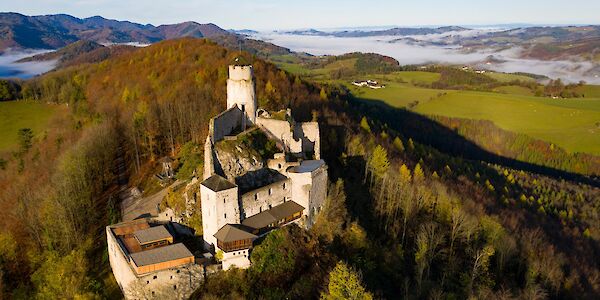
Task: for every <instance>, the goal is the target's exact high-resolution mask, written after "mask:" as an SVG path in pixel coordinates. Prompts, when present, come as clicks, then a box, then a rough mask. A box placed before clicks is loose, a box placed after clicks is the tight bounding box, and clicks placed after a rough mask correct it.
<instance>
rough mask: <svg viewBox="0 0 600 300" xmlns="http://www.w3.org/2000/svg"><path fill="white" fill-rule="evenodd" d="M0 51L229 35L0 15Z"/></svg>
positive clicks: (202, 27)
mask: <svg viewBox="0 0 600 300" xmlns="http://www.w3.org/2000/svg"><path fill="white" fill-rule="evenodd" d="M0 32H2V34H1V35H0V51H3V50H5V49H7V48H17V49H18V48H34V49H57V48H61V47H64V46H66V45H68V44H71V43H73V42H76V41H78V40H87V41H93V42H96V43H100V44H112V43H140V44H149V43H154V42H158V41H162V40H165V39H172V38H178V37H187V36H189V37H206V38H211V37H217V36H227V35H231V34H232V33H230V32H228V31H226V30H224V29H222V28H220V27H218V26H217V25H215V24H212V23H208V24H199V23H196V22H185V23H180V24H171V25H161V26H158V27H156V26H154V25H151V24H146V25H142V24H137V23H133V22H129V21H117V20H110V19H105V18H103V17H100V16H94V17H89V18H84V19H80V18H76V17H73V16H70V15H65V14H59V15H44V16H25V15H22V14H18V13H0Z"/></svg>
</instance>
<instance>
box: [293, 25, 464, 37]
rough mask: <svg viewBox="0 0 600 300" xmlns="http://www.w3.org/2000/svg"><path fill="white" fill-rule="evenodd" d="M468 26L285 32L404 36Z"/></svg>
mask: <svg viewBox="0 0 600 300" xmlns="http://www.w3.org/2000/svg"><path fill="white" fill-rule="evenodd" d="M465 30H469V29H468V28H464V27H460V26H443V27H437V28H429V27H418V28H413V27H395V28H390V29H385V30H343V31H332V32H327V31H319V30H316V29H307V30H293V31H287V32H285V33H287V34H295V35H316V36H335V37H367V36H396V35H398V36H405V35H426V34H440V33H446V32H450V31H465Z"/></svg>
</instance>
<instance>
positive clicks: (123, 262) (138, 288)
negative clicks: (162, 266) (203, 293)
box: [106, 226, 204, 299]
mask: <svg viewBox="0 0 600 300" xmlns="http://www.w3.org/2000/svg"><path fill="white" fill-rule="evenodd" d="M106 243H107V244H108V259H109V262H110V267H111V269H112V271H113V274H114V276H115V280H116V281H117V283H118V284H119V287H120V288H121V291H123V295H124V296H125V299H153V298H154V299H164V297H165V295H166V296H167V297H168V298H169V299H187V298H188V297H189V296H190V295H191V294H192V293H193V292H194V291H195V290H196V289H197V288H198V287H199V286H200V283H201V282H202V280H203V278H204V272H203V266H202V265H196V264H193V261H192V262H191V264H189V265H186V266H181V267H176V268H172V269H166V270H162V271H158V272H151V273H148V274H145V275H143V276H139V277H138V276H136V274H135V272H134V271H133V269H132V268H131V266H130V260H129V259H128V257H129V255H128V253H127V250H125V247H123V246H121V244H120V243H119V240H118V238H117V237H116V236H115V235H114V234H113V232H112V230H111V228H110V227H109V226H107V227H106Z"/></svg>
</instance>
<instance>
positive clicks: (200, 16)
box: [3, 0, 600, 30]
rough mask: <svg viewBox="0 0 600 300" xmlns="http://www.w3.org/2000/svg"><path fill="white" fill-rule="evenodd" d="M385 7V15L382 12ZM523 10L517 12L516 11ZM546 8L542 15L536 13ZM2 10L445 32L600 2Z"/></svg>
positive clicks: (569, 18) (54, 2) (56, 3)
mask: <svg viewBox="0 0 600 300" xmlns="http://www.w3.org/2000/svg"><path fill="white" fill-rule="evenodd" d="M382 7H385V9H381V8H382ZM515 7H518V8H519V9H517V10H515V9H514V8H515ZM540 8H543V11H544V13H543V14H532V13H531V12H532V11H536V10H537V9H540ZM3 10H5V11H13V12H18V13H22V14H25V15H47V14H61V13H62V14H70V15H73V16H76V17H80V18H85V17H91V16H96V15H100V16H103V17H105V18H109V19H116V20H128V21H132V22H136V23H141V24H153V25H157V24H173V23H180V22H184V21H195V22H198V23H215V24H217V25H219V26H221V27H223V28H235V29H254V30H273V29H277V30H287V29H298V28H340V27H347V26H353V27H368V26H388V25H386V24H393V25H394V26H443V25H461V24H471V25H487V24H560V25H566V24H597V23H598V17H597V13H596V12H597V11H600V1H596V2H591V1H587V0H573V1H569V2H568V3H567V2H565V1H560V0H550V1H544V0H533V1H526V2H523V1H518V0H504V1H500V0H488V1H467V0H461V1H452V2H448V1H443V0H430V1H421V2H418V3H415V2H412V1H411V2H408V1H391V0H378V1H371V2H369V3H365V2H364V1H357V0H346V1H339V0H338V1H327V2H324V1H317V0H308V1H301V2H300V1H298V2H289V3H288V2H285V3H284V2H281V1H276V0H263V1H260V2H251V3H250V2H247V1H242V0H231V1H214V0H196V1H182V0H168V1H167V0H158V1H153V2H152V3H151V5H149V4H148V2H147V1H142V0H129V1H127V0H97V1H89V0H34V1H13V2H10V3H4V5H3ZM306 16H310V18H307V17H306Z"/></svg>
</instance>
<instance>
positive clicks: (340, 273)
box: [321, 261, 373, 300]
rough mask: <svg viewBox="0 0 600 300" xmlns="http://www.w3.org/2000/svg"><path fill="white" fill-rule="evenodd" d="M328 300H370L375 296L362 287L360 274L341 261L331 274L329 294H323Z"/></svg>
mask: <svg viewBox="0 0 600 300" xmlns="http://www.w3.org/2000/svg"><path fill="white" fill-rule="evenodd" d="M321 299H326V300H345V299H351V300H370V299H373V295H372V294H371V293H370V292H368V291H367V290H366V289H365V288H364V286H363V285H362V282H361V278H360V273H358V272H356V271H354V270H353V269H352V268H350V267H349V266H348V265H347V264H346V263H344V262H342V261H340V262H338V263H337V264H336V266H335V268H333V270H331V272H330V273H329V284H328V286H327V292H326V293H323V294H321Z"/></svg>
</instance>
